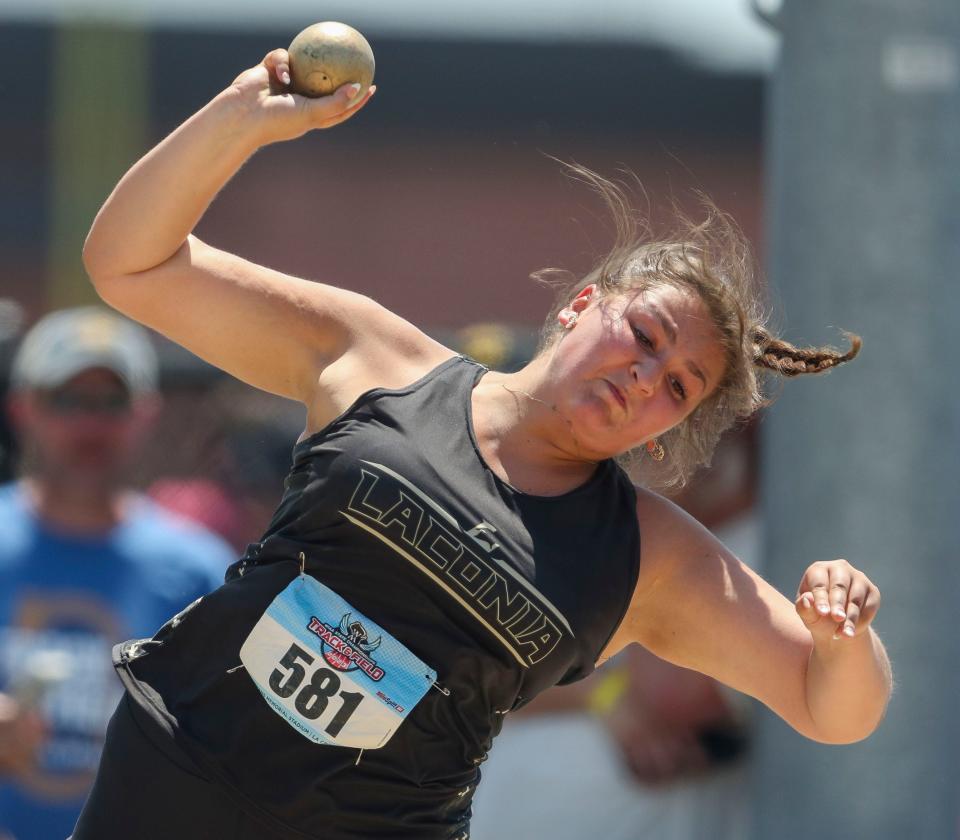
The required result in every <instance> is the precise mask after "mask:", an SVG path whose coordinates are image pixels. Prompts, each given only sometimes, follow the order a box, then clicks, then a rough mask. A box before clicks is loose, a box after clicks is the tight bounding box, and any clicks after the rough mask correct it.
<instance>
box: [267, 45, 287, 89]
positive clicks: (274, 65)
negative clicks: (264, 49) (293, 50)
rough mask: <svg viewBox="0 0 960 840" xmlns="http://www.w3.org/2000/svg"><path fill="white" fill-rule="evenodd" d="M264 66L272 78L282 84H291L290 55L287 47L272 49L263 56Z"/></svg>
mask: <svg viewBox="0 0 960 840" xmlns="http://www.w3.org/2000/svg"><path fill="white" fill-rule="evenodd" d="M263 66H264V67H266V68H267V70H268V71H269V73H270V80H271V81H276V82H277V83H279V84H281V85H284V86H286V85H289V84H290V55H289V53H288V52H287V51H286V50H285V49H275V50H270V52H268V53H267V54H266V55H265V56H264V57H263Z"/></svg>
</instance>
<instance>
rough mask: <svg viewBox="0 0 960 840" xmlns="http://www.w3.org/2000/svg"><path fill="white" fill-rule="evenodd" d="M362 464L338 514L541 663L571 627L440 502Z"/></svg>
mask: <svg viewBox="0 0 960 840" xmlns="http://www.w3.org/2000/svg"><path fill="white" fill-rule="evenodd" d="M361 463H362V464H363V467H361V468H360V475H359V477H358V480H357V484H356V488H355V489H354V492H353V495H352V496H351V498H350V502H349V504H348V505H347V510H345V511H342V513H343V515H344V516H346V517H347V519H349V520H350V521H351V522H353V523H354V524H355V525H358V526H360V527H362V528H364V529H365V530H367V531H369V532H370V533H372V534H374V535H375V536H376V537H378V538H379V539H380V540H381V541H383V542H384V543H386V544H387V545H388V546H390V547H391V548H392V549H393V550H394V551H396V552H397V553H398V554H399V555H401V556H402V557H403V558H405V559H406V560H408V561H409V562H411V563H413V564H414V565H415V566H416V567H417V568H418V569H420V571H422V572H424V573H425V574H427V575H429V576H430V577H431V578H432V579H433V580H434V581H435V582H436V583H438V584H439V585H440V586H441V587H442V588H443V589H444V590H446V591H447V592H448V593H449V594H450V595H452V596H453V597H454V598H455V599H456V600H457V601H458V602H459V603H460V604H461V606H463V607H464V608H465V609H466V610H467V611H468V612H470V613H471V614H472V615H473V616H474V617H475V618H476V619H478V620H479V621H480V622H481V623H482V624H483V625H484V626H485V627H486V628H487V629H488V630H489V631H490V632H491V633H493V635H494V636H495V637H496V638H497V639H499V641H500V642H501V643H502V644H503V645H504V646H505V647H506V648H507V649H508V650H509V651H510V652H511V653H512V654H513V656H514V657H515V658H516V660H517V661H518V662H519V663H520V664H521V665H523V666H524V667H528V666H530V665H535V664H536V663H537V662H540V661H541V660H542V659H543V658H544V657H545V656H547V655H548V654H549V653H550V652H551V651H552V650H553V649H554V648H555V647H556V646H557V643H558V642H559V641H560V639H561V638H562V636H563V633H564V631H566V632H567V633H568V634H569V633H570V628H569V625H568V624H567V622H566V620H565V619H564V617H563V615H562V614H560V612H559V610H557V608H556V607H554V606H553V605H552V604H550V603H549V602H547V601H546V599H544V598H543V597H542V596H541V595H540V594H539V593H538V592H537V591H536V590H535V589H533V588H532V587H531V586H530V585H529V583H528V582H527V581H525V580H524V578H523V577H522V576H521V575H520V574H519V573H517V572H516V571H514V570H513V569H512V568H510V567H509V566H508V565H507V564H506V563H504V562H503V561H499V560H497V559H496V558H495V557H494V556H483V554H482V548H481V547H482V546H484V545H485V544H484V543H483V542H480V541H478V540H477V539H476V538H474V537H472V536H471V535H470V534H469V531H468V529H467V528H464V527H462V526H461V525H460V524H459V523H458V522H457V520H456V519H455V518H454V517H453V515H452V514H450V513H449V512H448V511H446V510H445V509H444V508H443V507H442V506H441V505H439V504H438V503H437V502H435V501H434V500H433V499H431V498H430V497H429V496H427V495H426V494H425V493H424V492H423V491H421V490H419V489H418V488H417V487H415V486H414V485H413V484H412V483H411V482H410V481H408V480H407V479H406V478H404V477H403V476H401V475H398V474H397V473H395V472H394V471H393V470H391V469H389V468H388V467H385V466H383V465H382V464H374V463H372V462H369V461H362V462H361ZM571 635H572V634H571Z"/></svg>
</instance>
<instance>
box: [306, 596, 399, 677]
mask: <svg viewBox="0 0 960 840" xmlns="http://www.w3.org/2000/svg"><path fill="white" fill-rule="evenodd" d="M351 617H352V614H351V613H345V614H344V615H343V616H342V617H341V619H340V623H339V624H338V625H337V626H336V627H334V626H333V625H331V624H327V623H326V622H324V621H321V620H320V619H319V618H317V617H316V616H315V615H312V616H310V623H309V624H307V630H309V631H310V632H311V633H314V634H316V635H317V636H318V637H319V638H320V641H321V646H320V653H321V655H322V656H323V658H324V660H326V662H327V664H328V665H329V666H330V667H331V668H336V669H337V670H338V671H345V672H346V671H356V670H358V669H359V670H361V671H363V673H365V674H366V675H367V676H368V677H370V679H371V680H373V681H374V682H379V681H380V680H382V679H383V677H384V674H385V673H386V672H385V671H384V670H383V668H381V667H380V666H379V665H378V664H377V662H376V660H375V659H373V658H371V656H370V654H371V653H373V651H375V650H376V649H377V648H378V647H380V642H381V641H382V639H381V637H380V636H377V638H376V639H373V640H371V639H370V638H369V635H368V633H367V629H366V628H365V627H364V626H363V624H362V623H361V622H359V621H351V620H350V619H351Z"/></svg>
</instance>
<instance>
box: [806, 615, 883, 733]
mask: <svg viewBox="0 0 960 840" xmlns="http://www.w3.org/2000/svg"><path fill="white" fill-rule="evenodd" d="M891 688H892V676H891V670H890V662H889V660H888V659H887V654H886V651H885V650H884V648H883V644H882V643H881V641H880V639H879V638H878V637H877V635H876V634H875V633H874V632H873V629H872V628H870V629H868V630H867V632H866V633H863V634H862V635H860V636H858V637H857V638H856V639H853V640H850V641H847V640H841V641H839V642H837V643H836V644H833V645H830V646H829V647H828V646H826V645H819V646H814V648H813V651H812V653H811V654H810V661H809V663H808V666H807V706H808V708H809V709H810V715H811V717H812V718H813V720H814V721H815V722H816V726H817V729H818V734H819V735H820V740H823V741H826V742H829V743H836V744H842V743H852V742H854V741H859V740H862V739H863V738H866V737H867V736H868V735H869V734H870V733H871V732H873V730H874V729H876V727H877V725H878V724H879V723H880V721H881V719H882V718H883V714H884V712H885V710H886V707H887V701H888V700H889V698H890V692H891Z"/></svg>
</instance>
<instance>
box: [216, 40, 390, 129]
mask: <svg viewBox="0 0 960 840" xmlns="http://www.w3.org/2000/svg"><path fill="white" fill-rule="evenodd" d="M376 89H377V88H376V85H371V86H370V88H369V89H368V90H366V91H364V92H361V91H360V85H359V84H352V85H351V84H346V85H342V86H341V87H339V88H337V90H336V91H334V92H333V93H332V94H330V95H329V96H321V97H317V98H316V99H311V98H310V97H306V96H300V95H299V94H296V93H291V92H290V57H289V55H288V53H287V51H286V50H283V49H277V50H273V51H271V52H269V53H267V54H266V56H264V59H263V61H261V62H260V63H259V64H258V65H256V66H255V67H251V68H250V69H249V70H244V71H243V72H242V73H241V74H240V75H239V76H237V78H236V79H234V81H233V84H232V85H231V86H230V93H231V94H232V95H234V96H235V97H236V98H237V100H238V101H239V102H241V103H242V104H243V105H244V106H245V107H246V109H247V110H248V112H249V113H250V114H251V115H253V116H254V117H255V118H256V120H257V129H258V137H259V138H260V140H261V143H262V144H264V145H265V144H267V143H276V142H278V141H281V140H292V139H294V138H296V137H300V136H301V135H303V134H306V133H307V132H308V131H311V130H312V129H315V128H332V127H333V126H335V125H339V124H340V123H342V122H344V121H346V120H348V119H350V117H352V116H353V115H354V114H356V113H357V111H359V110H360V109H361V108H362V107H363V106H364V105H366V104H367V102H369V101H370V97H371V96H373V94H374V92H375V91H376Z"/></svg>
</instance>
